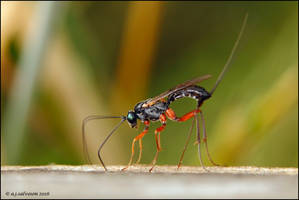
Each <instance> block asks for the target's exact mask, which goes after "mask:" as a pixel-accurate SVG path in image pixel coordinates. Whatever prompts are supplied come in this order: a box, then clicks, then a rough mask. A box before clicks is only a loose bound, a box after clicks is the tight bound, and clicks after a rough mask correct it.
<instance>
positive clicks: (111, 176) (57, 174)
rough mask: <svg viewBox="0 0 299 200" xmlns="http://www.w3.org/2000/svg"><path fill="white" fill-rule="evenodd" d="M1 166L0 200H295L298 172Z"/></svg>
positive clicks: (173, 167)
mask: <svg viewBox="0 0 299 200" xmlns="http://www.w3.org/2000/svg"><path fill="white" fill-rule="evenodd" d="M122 167H124V166H108V170H110V171H109V172H105V171H104V170H103V168H102V167H101V166H98V165H80V166H66V165H48V166H1V198H298V189H297V188H298V168H258V167H207V169H208V170H209V171H206V170H204V169H203V168H202V167H182V168H181V169H180V170H177V169H176V166H158V167H156V168H155V170H153V172H152V173H149V172H148V170H149V168H150V167H148V166H142V165H140V166H133V167H131V168H130V169H128V170H127V171H125V172H121V171H120V169H121V168H122Z"/></svg>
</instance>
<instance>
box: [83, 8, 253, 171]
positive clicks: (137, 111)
mask: <svg viewBox="0 0 299 200" xmlns="http://www.w3.org/2000/svg"><path fill="white" fill-rule="evenodd" d="M247 18H248V13H246V15H245V17H244V20H243V24H242V27H241V30H240V32H239V35H238V37H237V40H236V42H235V44H234V46H233V49H232V51H231V54H230V56H229V57H228V59H227V61H226V63H225V65H224V67H223V69H222V71H221V73H220V75H219V76H218V78H217V80H216V83H215V85H214V87H213V88H212V90H211V91H210V92H208V91H207V90H205V89H204V88H203V87H200V86H198V85H196V84H198V83H200V82H202V81H204V80H207V79H209V78H211V75H204V76H201V77H197V78H194V79H192V80H188V81H186V82H184V83H182V84H179V85H177V86H176V87H174V88H172V89H170V90H168V91H166V92H163V93H162V94H160V95H158V96H156V97H154V98H149V99H147V100H144V101H142V102H139V103H137V104H136V105H135V107H134V110H130V111H128V113H127V115H126V116H124V115H121V116H101V115H90V116H87V117H86V118H85V119H84V120H83V124H82V141H83V151H84V154H85V156H86V158H87V160H88V161H89V163H91V161H90V158H89V154H88V151H87V145H86V139H85V126H86V123H87V122H88V121H90V120H96V119H111V118H119V119H121V121H120V122H119V123H118V124H117V125H116V126H115V127H114V128H113V129H112V131H111V132H110V133H109V134H108V136H107V137H106V138H105V140H104V141H103V142H102V144H101V145H100V147H99V149H98V157H99V160H100V162H101V164H102V165H103V167H104V169H105V170H106V171H107V168H106V166H105V164H104V162H103V160H102V157H101V150H102V148H103V146H104V144H105V143H106V142H107V140H108V139H109V138H110V137H111V135H112V134H113V133H114V132H115V131H116V130H117V129H118V128H119V127H120V125H121V124H122V123H123V122H124V121H127V122H128V124H129V126H130V127H131V128H136V126H137V120H140V121H141V122H142V123H143V124H144V129H143V131H142V132H141V133H140V134H139V135H137V136H136V137H135V138H134V139H133V142H132V152H131V157H130V161H129V163H128V165H127V166H126V167H125V168H123V169H122V170H125V169H127V168H128V167H129V166H130V165H131V164H132V160H133V156H134V146H135V142H137V141H139V147H140V151H139V157H138V160H137V162H136V164H138V163H139V162H140V159H141V156H142V138H143V137H144V136H145V135H146V134H147V132H148V129H149V125H150V122H151V121H152V122H154V121H160V122H161V126H160V127H159V128H157V129H156V130H155V140H156V148H157V151H156V154H155V157H154V159H153V161H152V167H151V168H150V170H149V171H150V172H151V171H152V170H153V168H154V166H155V164H156V161H157V158H158V154H159V152H160V150H161V144H160V133H161V132H162V131H163V130H164V128H165V127H166V120H167V118H168V119H170V120H173V121H176V122H184V121H186V120H188V119H191V118H193V120H192V125H191V127H190V129H189V133H188V137H187V141H186V144H185V146H184V149H183V152H182V154H181V157H180V160H179V163H178V168H179V167H180V166H181V163H182V160H183V156H184V153H185V151H186V148H187V145H188V143H189V139H190V135H191V133H192V130H193V127H194V122H196V128H197V141H196V143H197V144H198V155H199V160H200V163H201V165H202V166H203V167H204V165H203V162H202V159H201V151H200V142H201V141H200V132H199V119H198V118H199V115H200V118H201V123H202V129H203V139H202V141H203V142H204V144H205V149H206V152H207V155H208V159H209V161H210V162H211V163H212V164H213V165H217V164H216V163H215V162H214V161H213V160H212V158H211V156H210V154H209V151H208V144H207V134H206V128H205V120H204V117H203V112H202V110H201V109H200V107H201V106H202V104H203V102H204V101H205V100H207V99H209V98H210V97H211V96H212V95H213V93H214V91H215V89H216V88H217V86H218V85H219V83H220V81H221V80H222V79H223V76H224V74H225V72H226V71H227V69H228V67H229V66H230V63H231V60H232V57H233V55H234V52H235V50H236V48H237V46H238V44H239V41H240V38H241V36H242V34H243V32H244V29H245V26H246V23H247ZM184 97H189V98H193V99H195V100H196V101H197V107H196V109H195V110H192V111H191V112H188V113H187V114H185V115H183V116H182V117H177V116H176V114H175V112H174V111H173V110H172V109H171V108H170V107H169V106H170V104H171V103H172V102H174V101H176V100H177V99H180V98H184Z"/></svg>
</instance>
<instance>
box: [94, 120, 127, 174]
mask: <svg viewBox="0 0 299 200" xmlns="http://www.w3.org/2000/svg"><path fill="white" fill-rule="evenodd" d="M121 118H122V120H121V121H120V122H119V123H118V124H117V125H116V126H115V127H114V128H113V130H112V131H111V132H110V133H109V135H108V136H107V137H106V139H105V140H104V142H102V144H101V146H100V148H99V150H98V157H99V159H100V162H101V164H102V165H103V167H104V169H105V171H108V170H107V168H106V166H105V164H104V162H103V160H102V158H101V149H102V148H103V146H104V144H105V143H106V142H107V140H108V139H109V138H110V137H111V135H112V134H113V133H114V132H115V131H116V129H118V127H120V125H121V124H122V123H123V122H124V121H126V120H127V119H126V117H124V116H122V117H121Z"/></svg>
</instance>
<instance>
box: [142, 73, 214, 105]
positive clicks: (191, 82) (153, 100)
mask: <svg viewBox="0 0 299 200" xmlns="http://www.w3.org/2000/svg"><path fill="white" fill-rule="evenodd" d="M211 77H212V76H211V75H210V74H207V75H204V76H200V77H196V78H194V79H191V80H188V81H185V82H184V83H181V84H179V85H177V86H176V87H174V88H171V89H169V90H167V91H165V92H163V93H161V94H160V95H158V96H156V97H153V98H150V99H149V100H148V101H147V102H146V103H145V104H143V107H148V106H151V105H153V104H155V103H156V102H157V101H159V100H161V99H163V98H165V97H167V96H169V95H171V94H172V93H174V92H176V91H179V90H182V89H184V88H187V87H189V86H191V85H195V84H196V83H199V82H202V81H204V80H207V79H209V78H211Z"/></svg>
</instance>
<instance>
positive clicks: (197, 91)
mask: <svg viewBox="0 0 299 200" xmlns="http://www.w3.org/2000/svg"><path fill="white" fill-rule="evenodd" d="M184 97H189V98H193V99H196V101H197V102H198V106H200V105H201V104H202V102H203V101H204V100H206V99H208V98H210V97H211V95H210V93H209V92H207V91H206V90H205V89H204V88H202V87H200V86H197V85H192V86H190V87H187V88H184V89H182V90H179V91H176V92H174V93H173V94H171V95H169V97H168V99H167V103H168V105H169V104H170V103H171V102H173V101H175V100H177V99H180V98H184Z"/></svg>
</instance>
